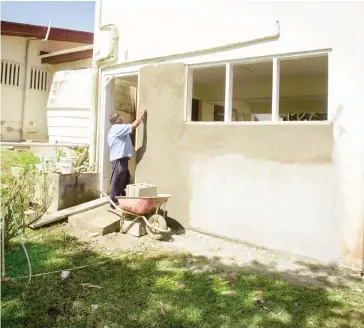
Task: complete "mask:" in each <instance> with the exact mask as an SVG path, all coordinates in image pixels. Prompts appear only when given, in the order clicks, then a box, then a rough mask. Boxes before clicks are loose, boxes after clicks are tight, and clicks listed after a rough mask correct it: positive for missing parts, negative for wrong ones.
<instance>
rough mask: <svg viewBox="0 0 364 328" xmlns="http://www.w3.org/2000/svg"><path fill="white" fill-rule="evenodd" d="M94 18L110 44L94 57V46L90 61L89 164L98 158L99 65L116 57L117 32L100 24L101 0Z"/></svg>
mask: <svg viewBox="0 0 364 328" xmlns="http://www.w3.org/2000/svg"><path fill="white" fill-rule="evenodd" d="M96 19H97V22H98V23H97V29H99V31H110V45H109V49H108V51H107V53H106V54H105V55H104V56H103V57H98V58H96V53H95V51H96V49H95V47H94V55H93V61H92V100H91V112H90V115H91V122H92V127H91V141H90V150H89V152H90V164H91V165H94V164H96V167H97V165H98V158H97V156H96V150H97V147H96V145H97V143H98V139H97V122H98V116H97V107H98V85H99V67H100V65H102V64H103V63H105V62H107V61H109V60H110V59H115V58H116V49H117V46H118V40H119V33H118V28H117V26H116V25H115V24H108V25H104V26H100V25H101V1H99V2H97V3H96Z"/></svg>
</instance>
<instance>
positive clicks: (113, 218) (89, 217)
mask: <svg viewBox="0 0 364 328" xmlns="http://www.w3.org/2000/svg"><path fill="white" fill-rule="evenodd" d="M109 209H110V206H109V205H108V204H106V205H103V206H100V207H97V208H94V209H92V210H89V211H86V212H83V213H79V214H76V215H72V216H70V217H69V218H68V224H69V225H70V226H71V227H73V228H79V229H81V230H87V231H89V232H98V233H100V235H105V234H108V233H111V232H115V231H119V230H120V217H119V216H118V215H116V214H114V213H112V212H110V211H108V210H109Z"/></svg>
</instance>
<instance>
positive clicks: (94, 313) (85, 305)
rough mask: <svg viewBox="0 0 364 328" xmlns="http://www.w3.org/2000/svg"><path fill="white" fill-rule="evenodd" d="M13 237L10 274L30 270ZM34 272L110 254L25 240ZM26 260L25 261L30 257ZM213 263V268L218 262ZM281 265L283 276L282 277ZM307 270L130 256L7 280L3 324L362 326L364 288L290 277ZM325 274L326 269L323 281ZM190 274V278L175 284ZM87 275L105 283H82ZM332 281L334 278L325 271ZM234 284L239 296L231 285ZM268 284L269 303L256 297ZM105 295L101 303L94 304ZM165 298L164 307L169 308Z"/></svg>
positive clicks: (60, 241) (67, 242) (63, 240)
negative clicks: (63, 275)
mask: <svg viewBox="0 0 364 328" xmlns="http://www.w3.org/2000/svg"><path fill="white" fill-rule="evenodd" d="M17 247H18V245H15V251H14V247H13V250H11V251H9V252H8V253H7V254H6V255H7V266H8V267H9V266H12V267H13V268H12V269H11V271H9V272H8V274H9V275H12V276H20V275H22V274H26V265H25V259H22V258H21V256H22V255H21V252H20V251H19V250H17ZM27 248H28V249H29V252H30V256H31V258H32V263H33V267H34V271H35V273H37V272H38V273H39V272H46V271H52V270H57V269H62V268H64V269H66V268H69V267H72V266H79V265H86V264H91V263H97V262H99V261H103V260H105V259H107V257H106V256H105V255H102V254H99V253H96V252H94V251H92V250H91V249H89V248H88V247H87V245H84V244H80V243H78V242H77V241H76V240H74V239H72V238H70V237H68V236H66V235H65V236H62V237H57V238H54V239H51V238H49V239H48V240H46V241H45V242H42V241H41V240H37V239H35V240H34V239H31V240H29V242H27ZM23 262H24V263H23ZM210 271H212V272H210ZM282 274H283V278H282ZM299 275H300V273H299V272H291V271H284V272H279V273H278V272H277V270H275V268H274V267H273V266H266V265H263V264H261V263H259V262H253V263H251V264H250V265H246V266H245V267H243V268H237V267H232V266H226V265H223V264H221V262H220V260H219V259H218V258H216V259H214V260H213V261H211V260H210V261H209V260H206V259H205V258H203V257H194V256H191V255H186V254H180V253H173V254H171V253H170V254H162V255H154V256H153V255H149V256H148V255H146V256H142V255H130V256H129V257H127V258H124V259H117V260H114V261H113V262H110V263H107V264H101V265H95V266H92V267H88V268H85V269H81V270H77V271H72V273H71V275H70V277H69V278H68V279H66V280H61V278H60V274H59V273H57V274H51V275H46V276H40V277H34V278H33V280H32V283H31V285H30V286H29V287H28V288H27V289H25V286H26V282H27V281H26V279H14V280H11V281H8V282H6V283H5V284H3V288H2V324H3V326H4V327H8V328H13V327H37V328H41V327H47V328H48V327H62V328H63V327H73V328H76V327H101V328H103V327H104V326H105V325H107V326H108V327H110V328H113V327H264V328H265V327H267V328H268V327H269V328H271V327H280V328H286V327H332V328H335V327H340V328H344V327H362V323H363V322H364V313H363V312H362V310H363V301H364V300H363V295H364V294H363V293H360V292H355V291H354V290H352V289H349V287H345V286H341V287H340V288H339V287H338V288H336V289H335V290H333V289H327V288H313V287H310V286H306V285H302V284H301V285H299V284H293V283H289V282H288V281H297V278H299V277H298V276H299ZM324 280H325V279H324V278H323V282H325V281H324ZM176 282H181V283H183V284H184V286H185V287H184V288H178V287H181V286H180V285H178V286H177V285H176ZM81 283H91V284H94V285H99V286H101V287H102V289H95V288H83V287H82V286H81ZM326 283H327V285H330V284H331V282H330V281H326ZM227 290H234V291H236V292H237V294H236V295H235V296H224V295H222V292H223V291H227ZM257 290H260V291H262V292H263V299H264V300H265V306H266V307H267V308H268V310H265V309H263V308H262V307H260V306H259V305H258V304H257V303H256V302H255V301H254V299H253V292H254V291H257ZM92 304H97V306H98V308H97V309H92V307H91V305H92ZM161 307H162V309H161Z"/></svg>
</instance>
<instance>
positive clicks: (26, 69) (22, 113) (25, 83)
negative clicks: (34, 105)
mask: <svg viewBox="0 0 364 328" xmlns="http://www.w3.org/2000/svg"><path fill="white" fill-rule="evenodd" d="M30 41H31V39H27V43H26V46H25V74H24V86H23V101H22V108H21V125H20V141H23V140H24V116H25V107H26V104H27V96H28V88H27V82H28V68H29V49H30Z"/></svg>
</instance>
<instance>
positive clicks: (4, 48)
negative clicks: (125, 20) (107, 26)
mask: <svg viewBox="0 0 364 328" xmlns="http://www.w3.org/2000/svg"><path fill="white" fill-rule="evenodd" d="M47 31H48V28H47V27H46V26H36V25H28V24H20V23H13V22H6V21H1V73H0V76H1V140H2V141H22V140H32V141H46V140H48V128H47V113H46V106H47V99H48V93H49V88H50V85H51V83H52V77H53V73H54V72H56V71H60V70H69V69H79V68H90V67H91V63H92V52H93V50H92V49H93V33H89V32H82V31H73V30H66V29H60V28H53V27H51V28H50V30H49V33H48V35H47ZM45 39H46V40H45ZM90 97H91V95H90Z"/></svg>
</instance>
